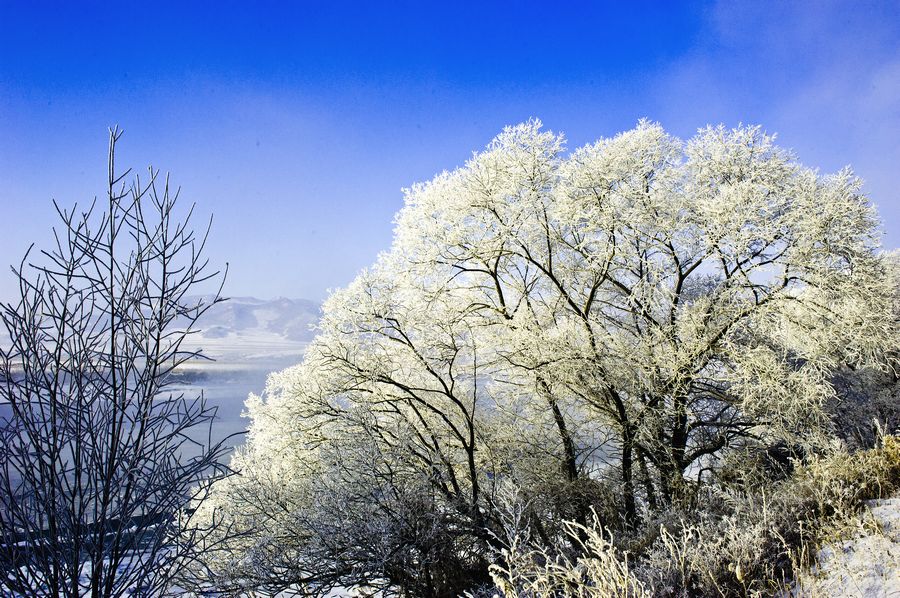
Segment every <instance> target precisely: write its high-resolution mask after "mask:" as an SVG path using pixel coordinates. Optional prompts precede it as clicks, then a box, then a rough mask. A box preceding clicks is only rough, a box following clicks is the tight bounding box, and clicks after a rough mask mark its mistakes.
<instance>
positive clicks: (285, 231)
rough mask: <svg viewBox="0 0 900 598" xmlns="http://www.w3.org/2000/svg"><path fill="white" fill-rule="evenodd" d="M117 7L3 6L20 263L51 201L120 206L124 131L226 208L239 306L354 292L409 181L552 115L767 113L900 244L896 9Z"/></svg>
mask: <svg viewBox="0 0 900 598" xmlns="http://www.w3.org/2000/svg"><path fill="white" fill-rule="evenodd" d="M119 4H121V5H117V4H114V3H111V2H110V3H73V2H66V3H62V2H60V3H58V4H56V3H43V2H35V1H28V2H26V1H23V2H10V1H9V0H0V264H2V265H4V266H5V265H6V264H8V263H11V262H13V261H17V260H18V258H19V256H21V254H22V252H23V251H24V250H25V248H26V247H27V245H28V244H29V243H30V242H31V241H45V240H46V239H47V237H48V234H47V231H48V230H49V227H50V226H51V225H52V224H53V223H54V220H53V218H54V216H53V212H52V206H51V203H50V199H51V198H55V199H57V200H58V201H60V202H61V203H62V204H63V205H66V206H68V205H71V204H73V203H74V202H76V201H79V202H82V203H83V202H85V201H87V200H89V199H90V198H91V197H93V196H94V195H98V194H102V192H103V185H104V176H105V174H104V172H105V171H104V169H105V146H106V135H107V133H106V130H107V127H108V126H109V125H111V124H114V123H118V124H120V125H121V126H122V127H123V128H124V129H125V131H126V133H125V136H124V138H123V140H122V145H121V148H120V156H119V159H120V162H121V163H123V164H128V165H132V166H136V167H141V168H143V167H145V166H146V165H148V164H150V163H152V164H153V165H155V166H157V167H159V168H161V169H162V170H163V171H166V170H168V171H171V172H172V176H173V180H174V181H175V182H177V183H179V184H180V185H181V186H182V188H183V195H184V199H185V200H193V201H196V202H197V204H198V210H199V213H200V214H203V215H209V214H210V213H214V214H215V224H214V229H213V233H212V235H213V236H212V241H211V245H210V255H211V257H212V258H213V260H214V261H217V262H219V263H224V262H225V261H229V262H230V263H231V276H230V282H229V284H228V286H227V291H228V293H229V294H231V295H256V296H261V297H269V296H276V295H282V296H290V297H308V298H312V299H319V298H322V297H323V296H324V295H325V293H326V289H327V288H330V287H338V286H343V285H345V284H347V283H348V282H349V281H350V280H351V279H352V278H353V276H354V275H355V274H356V272H357V271H358V270H359V269H360V268H362V267H364V266H366V265H368V264H370V263H371V262H372V261H373V260H374V258H375V256H376V254H377V253H378V251H380V250H383V249H387V248H388V246H389V244H390V239H391V232H392V227H393V224H392V217H393V214H394V213H395V212H396V211H397V210H398V209H399V208H400V207H401V203H402V195H401V192H400V189H401V187H405V186H408V185H409V184H411V183H413V182H415V181H421V180H426V179H429V178H431V177H432V176H433V175H434V174H435V173H437V172H439V171H441V170H443V169H445V168H448V169H449V168H453V167H455V166H457V165H460V164H461V163H462V162H464V161H465V159H466V158H467V157H468V156H469V155H470V154H471V152H472V151H473V150H476V149H480V148H481V147H483V146H484V145H485V144H486V143H487V142H488V141H489V140H490V139H491V138H492V137H493V136H494V135H495V134H496V133H497V132H498V131H499V130H500V129H501V128H502V127H503V126H504V125H506V124H514V123H517V122H520V121H522V120H525V119H527V118H529V117H532V116H534V117H538V118H540V119H542V120H543V121H544V123H545V125H546V126H547V127H549V128H550V129H552V130H555V131H563V132H565V133H566V134H567V136H568V138H569V140H570V146H571V147H573V148H574V147H576V146H578V145H581V144H583V143H586V142H589V141H592V140H594V139H596V138H598V137H601V136H609V135H612V134H615V133H616V132H618V131H620V130H624V129H627V128H630V127H632V126H633V125H634V124H635V123H636V122H637V120H638V119H640V118H642V117H648V118H650V119H653V120H657V121H659V122H661V123H662V124H663V126H665V127H666V128H667V129H668V130H669V131H670V132H672V133H674V134H677V135H680V136H683V137H689V136H690V135H692V133H693V132H694V131H695V130H696V129H697V128H698V127H700V126H703V125H705V124H706V123H719V122H723V123H725V124H727V125H736V124H737V123H739V122H745V123H759V124H761V125H763V126H764V127H765V128H766V129H767V130H768V131H770V132H777V133H778V134H779V138H780V142H781V144H782V145H784V146H786V147H790V148H792V149H793V150H795V151H796V153H797V154H798V155H799V157H800V160H801V161H802V162H804V163H805V164H808V165H810V166H818V167H820V168H821V169H822V170H823V171H834V170H837V169H838V168H840V167H841V166H843V165H845V164H851V165H852V166H853V167H854V168H855V169H856V171H857V172H858V173H859V174H860V175H861V176H862V177H863V178H865V180H866V181H867V187H866V189H867V191H868V192H869V194H870V196H871V198H872V200H873V201H874V202H875V203H876V204H878V205H879V207H880V210H881V215H882V218H883V220H884V222H885V231H886V236H885V243H884V244H885V246H886V247H889V248H894V247H898V246H900V226H898V225H900V197H898V196H900V2H897V1H896V0H894V1H891V2H883V3H867V2H846V3H843V4H841V3H829V2H824V1H816V2H808V3H804V2H796V3H788V2H772V3H766V2H747V3H743V4H742V3H739V2H722V3H714V2H713V3H675V2H659V3H652V2H648V3H640V2H607V3H602V2H592V3H580V2H569V3H560V2H553V3H551V2H546V3H527V2H512V1H509V2H493V3H492V2H472V3H463V2H443V3H430V2H409V3H401V2H384V3H378V2H374V1H370V2H359V3H343V2H335V1H329V2H321V3H319V2H296V3H286V2H285V3H274V2H273V3H266V2H243V3H230V2H196V3H189V2H178V3H171V4H165V3H163V2H146V3H140V2H128V3H119ZM126 5H127V8H126V7H124V6H126ZM11 283H12V279H11V277H10V276H9V275H7V274H6V272H5V271H4V272H0V296H3V297H6V296H7V295H9V294H10V293H11V292H12V285H11Z"/></svg>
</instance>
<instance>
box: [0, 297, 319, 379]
mask: <svg viewBox="0 0 900 598" xmlns="http://www.w3.org/2000/svg"><path fill="white" fill-rule="evenodd" d="M197 299H199V297H189V298H187V301H188V302H190V301H194V300H197ZM320 307H321V305H320V303H318V302H316V301H310V300H308V299H285V298H283V297H279V298H277V299H257V298H255V297H234V298H231V299H228V300H227V301H223V302H222V303H218V304H216V305H214V306H213V307H211V308H210V309H209V311H207V312H206V313H205V314H203V316H202V317H201V318H200V320H199V321H198V322H197V325H196V327H195V328H196V330H197V332H196V333H195V334H193V335H191V336H190V337H189V340H188V343H187V346H186V347H185V348H190V349H202V350H203V354H204V355H206V356H207V357H211V358H213V359H215V360H216V362H217V363H216V364H209V363H208V362H197V363H204V364H206V365H212V366H220V367H230V366H234V365H245V366H249V367H270V368H273V369H274V368H275V367H276V366H277V367H286V365H288V364H290V363H296V362H298V361H300V358H301V357H302V355H303V352H304V351H305V350H306V346H307V344H308V343H309V341H311V340H312V339H313V337H314V336H315V331H314V330H313V326H315V325H316V323H317V322H318V321H319V315H320ZM0 328H2V327H0ZM9 345H10V341H9V338H8V337H7V336H6V334H5V330H2V329H0V346H4V347H8V346H9ZM273 364H274V365H273Z"/></svg>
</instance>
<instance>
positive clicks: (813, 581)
mask: <svg viewBox="0 0 900 598" xmlns="http://www.w3.org/2000/svg"><path fill="white" fill-rule="evenodd" d="M860 523H861V528H862V529H863V530H865V531H862V532H861V533H859V534H857V535H856V536H855V537H853V538H850V539H847V540H843V541H841V542H836V543H834V544H831V545H829V546H826V547H825V548H823V549H822V550H820V551H819V554H818V555H817V556H818V565H817V567H815V568H814V570H813V571H812V572H811V574H810V577H809V578H808V579H805V580H804V583H803V584H802V587H803V590H802V591H801V592H798V594H799V595H801V596H812V597H829V598H831V597H834V598H837V597H841V598H844V597H846V598H900V497H894V498H891V499H887V500H873V501H868V502H867V507H866V510H865V511H864V512H863V513H862V515H861V518H860Z"/></svg>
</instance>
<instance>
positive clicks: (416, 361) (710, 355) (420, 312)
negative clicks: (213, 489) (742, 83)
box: [220, 121, 895, 596]
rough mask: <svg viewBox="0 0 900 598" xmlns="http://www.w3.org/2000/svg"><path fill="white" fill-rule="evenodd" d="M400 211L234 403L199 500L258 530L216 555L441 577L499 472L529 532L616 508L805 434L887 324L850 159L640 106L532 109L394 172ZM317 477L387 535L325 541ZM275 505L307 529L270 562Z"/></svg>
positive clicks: (695, 482)
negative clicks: (292, 350)
mask: <svg viewBox="0 0 900 598" xmlns="http://www.w3.org/2000/svg"><path fill="white" fill-rule="evenodd" d="M396 222H397V226H396V230H395V239H394V244H393V246H392V248H391V250H390V251H389V252H388V253H386V254H384V255H382V256H381V257H380V258H379V259H378V261H377V263H376V264H375V265H374V266H373V267H372V268H371V269H370V270H368V271H366V272H364V273H362V274H361V275H360V276H359V277H358V278H357V280H355V281H354V282H353V283H352V284H351V285H350V286H349V287H348V288H347V289H345V290H342V291H339V292H337V293H335V294H334V295H333V296H332V297H331V298H330V299H329V300H328V301H327V302H326V304H325V308H324V317H323V320H322V323H321V332H320V334H319V336H318V338H317V339H316V340H315V341H314V342H313V343H312V345H311V347H310V349H309V352H308V353H307V356H306V358H305V360H304V363H303V364H301V365H300V366H298V367H296V368H293V369H291V370H287V371H286V372H284V373H282V374H281V375H280V376H279V378H277V379H278V380H279V383H278V384H277V385H276V386H272V387H270V388H269V390H268V392H267V394H266V397H265V400H264V401H255V402H253V403H252V404H251V406H250V415H251V417H252V418H253V421H252V424H251V426H252V427H251V436H250V440H249V443H248V446H247V447H246V448H245V449H244V452H243V453H242V454H241V455H240V456H239V457H238V460H237V461H236V463H237V464H238V466H239V468H241V466H242V467H243V475H242V477H239V478H234V479H232V480H229V481H228V482H227V484H226V485H224V486H223V487H222V488H221V495H220V499H221V503H220V504H222V505H224V508H226V509H231V510H232V516H234V517H236V518H238V519H240V518H241V517H244V519H243V521H244V522H245V523H246V524H247V526H248V530H254V529H255V530H256V531H255V532H252V533H256V534H257V537H258V538H259V539H260V542H258V543H257V544H255V545H253V546H250V547H248V546H247V545H244V546H243V547H242V548H236V549H235V551H234V552H233V554H231V556H230V560H228V559H226V562H228V563H229V564H230V567H231V570H241V567H240V565H241V564H243V565H246V566H247V567H246V569H245V570H247V571H249V570H251V569H252V570H253V571H256V572H259V571H266V572H271V571H275V570H277V571H278V572H282V573H283V572H284V571H286V570H290V569H291V565H290V562H291V559H292V558H293V559H295V560H294V561H293V562H294V563H296V564H297V567H296V568H295V569H294V572H295V573H296V572H297V571H302V575H299V576H295V579H294V582H295V583H299V581H300V578H302V580H303V583H304V584H306V585H305V586H304V587H306V588H308V589H309V591H311V592H313V593H315V592H317V591H319V590H320V589H321V588H322V587H324V586H320V585H316V584H317V583H319V581H320V580H318V579H317V576H316V568H315V567H316V565H315V563H319V564H321V563H323V562H329V563H332V564H337V563H343V564H344V565H347V566H345V567H343V568H341V567H338V566H336V567H331V568H330V569H329V570H332V571H337V570H341V571H342V573H341V575H339V576H337V577H334V578H333V579H334V580H337V581H336V582H339V583H343V584H351V583H353V582H354V581H356V582H358V583H367V584H372V583H376V582H379V581H380V582H383V585H385V586H387V587H399V588H401V589H404V588H405V589H409V588H411V587H413V588H415V592H416V593H418V594H421V595H431V596H439V595H450V594H451V593H452V592H454V591H457V592H458V591H460V590H462V589H464V588H465V587H466V586H465V585H464V584H465V583H469V587H471V585H472V584H473V583H477V582H478V581H479V577H478V575H477V574H476V573H475V572H477V571H483V569H484V568H483V563H484V560H485V559H486V558H487V556H488V553H489V552H490V551H491V550H492V549H493V547H492V543H493V539H494V538H496V536H497V533H498V530H499V521H498V519H497V514H496V508H495V505H496V500H495V498H496V497H495V493H496V487H497V484H498V482H501V481H507V480H508V481H512V482H513V483H515V485H516V486H517V487H518V488H520V490H521V492H522V494H523V496H524V497H525V499H526V500H527V503H528V504H529V505H531V506H530V507H529V508H530V509H531V511H530V513H529V514H528V516H527V517H526V520H527V521H528V522H529V523H528V524H529V525H530V526H532V528H533V531H534V534H535V535H536V536H539V537H542V538H544V539H546V540H548V541H550V540H552V539H553V538H554V537H560V536H561V535H562V533H564V530H563V528H561V527H560V526H559V523H560V522H561V521H562V520H563V519H574V520H576V521H584V520H585V517H586V514H587V513H588V512H589V510H590V509H591V508H592V507H593V508H594V509H595V511H596V512H597V513H598V516H600V517H601V519H602V523H603V524H604V525H611V526H623V527H624V528H626V529H627V528H634V526H637V525H638V524H639V522H640V520H641V518H642V516H644V515H647V514H651V515H652V514H653V513H655V512H657V511H659V510H661V509H664V508H667V507H668V506H670V505H673V504H676V503H679V502H682V501H684V500H686V499H689V498H690V496H691V495H692V493H693V491H694V489H695V488H697V487H698V486H699V485H703V484H705V483H708V482H709V481H710V479H711V474H712V473H714V472H715V471H716V467H717V463H718V462H719V460H720V459H721V458H722V457H724V456H726V455H728V454H730V453H733V452H736V451H744V450H747V449H755V448H758V449H761V450H765V449H767V448H770V447H773V446H776V445H783V446H787V447H791V448H792V449H793V450H798V451H799V450H810V449H814V448H815V446H816V445H817V443H818V442H819V440H820V439H821V438H822V434H823V433H824V432H826V431H827V427H828V425H829V420H828V418H827V417H826V413H825V410H824V405H825V404H826V402H827V401H828V400H829V398H830V397H832V396H833V395H834V388H833V386H832V384H831V381H832V373H833V372H834V371H835V370H836V368H839V367H841V366H842V365H845V364H855V365H860V364H874V363H879V362H880V360H881V359H882V358H883V353H884V351H885V349H886V348H887V347H888V344H889V340H890V338H891V335H892V334H893V333H894V332H895V329H894V326H895V323H894V321H893V320H892V319H891V317H890V315H889V312H890V309H889V302H890V292H891V291H890V289H889V284H888V282H886V279H885V276H884V267H885V266H884V263H883V261H882V258H880V257H879V255H878V253H877V251H876V250H877V245H878V239H877V234H878V233H877V226H878V221H877V217H876V214H875V211H874V209H873V208H872V206H871V205H870V204H869V202H868V200H867V199H866V197H865V196H864V195H862V194H861V193H860V182H859V180H858V179H857V178H856V177H855V176H854V175H853V174H852V172H850V171H849V170H843V171H841V172H839V173H837V174H835V175H830V176H821V175H819V174H818V173H817V172H815V171H813V170H810V169H808V168H805V167H803V166H801V165H800V164H799V163H797V162H796V160H795V159H794V158H793V156H792V155H791V154H790V153H789V152H787V151H785V150H783V149H781V148H779V147H777V146H776V145H775V144H774V142H773V138H772V137H771V136H769V135H766V134H765V133H763V132H762V130H761V129H760V128H759V127H739V128H737V129H733V130H728V129H726V128H724V127H721V126H720V127H708V128H705V129H702V130H700V131H699V132H698V133H697V135H696V136H695V137H694V138H693V139H691V140H690V141H687V142H683V141H681V140H679V139H676V138H674V137H672V136H670V135H668V134H666V133H665V131H663V129H662V128H661V127H660V126H658V125H656V124H652V123H649V122H644V121H642V122H641V123H639V124H638V126H637V127H636V128H635V129H634V130H632V131H628V132H626V133H623V134H620V135H617V136H616V137H614V138H612V139H604V140H600V141H598V142H597V143H594V144H591V145H588V146H585V147H583V148H580V149H578V150H575V151H574V152H572V153H570V154H568V153H566V149H565V142H564V139H563V137H562V136H561V135H556V134H553V133H551V132H547V131H544V130H542V128H541V125H540V123H539V122H537V121H531V122H528V123H525V124H522V125H519V126H516V127H510V128H507V129H505V130H504V131H503V133H501V134H500V135H499V136H498V137H497V138H496V139H495V140H494V141H493V142H492V143H491V144H490V145H489V146H488V147H487V149H486V150H485V151H483V152H481V153H478V154H476V155H475V156H474V157H473V158H472V159H471V160H469V161H468V162H467V163H466V165H465V166H464V167H462V168H459V169H457V170H455V171H453V172H444V173H442V174H440V175H438V176H437V177H435V178H434V179H433V180H432V181H430V182H428V183H425V184H419V185H415V186H413V187H412V188H411V189H409V190H407V191H406V206H405V207H404V208H403V209H402V210H401V212H400V213H399V215H398V217H397V221H396ZM287 430H290V432H289V436H287V437H285V436H284V434H285V433H286V432H285V431H287ZM271 447H278V448H277V449H275V448H271ZM301 449H302V450H301ZM251 456H252V457H253V458H252V460H251V459H250V457H251ZM291 459H297V460H298V461H295V462H292V461H291ZM282 460H287V462H286V463H284V464H281V462H282ZM273 462H278V463H279V465H278V467H279V468H282V467H284V468H286V469H289V470H293V471H298V472H304V473H302V474H300V478H301V480H300V481H299V487H302V488H304V492H302V493H300V494H299V495H298V494H292V493H291V492H290V491H288V492H287V494H288V498H287V499H285V502H284V503H283V505H282V506H284V507H285V508H284V509H276V508H274V507H271V508H269V507H265V506H261V505H264V504H265V495H268V494H271V493H273V492H274V493H276V494H279V496H281V494H280V492H281V491H282V490H285V489H287V488H288V486H287V485H283V484H280V483H279V481H278V480H277V479H274V480H272V479H270V480H269V483H272V484H274V488H278V490H274V489H272V488H270V489H268V490H266V491H265V492H260V487H259V485H258V479H259V477H260V476H266V473H265V471H259V470H258V468H259V467H260V464H264V467H269V465H268V464H270V463H273ZM312 464H315V465H314V466H312ZM336 472H340V475H337V474H336ZM292 483H293V482H292ZM335 485H337V486H339V487H340V488H342V489H344V492H343V494H342V493H341V492H335V491H334V487H333V486H335ZM409 488H417V489H419V488H428V489H429V495H428V496H429V499H428V503H427V505H424V506H423V505H420V506H419V507H420V508H426V507H427V508H428V509H430V511H429V512H431V513H435V514H436V515H435V516H434V518H433V520H430V521H429V523H428V525H429V526H431V527H428V529H429V530H430V531H429V533H432V534H434V535H435V537H439V538H441V541H442V542H444V544H443V550H444V552H443V553H441V554H440V555H432V554H431V553H429V552H428V551H427V550H425V549H424V548H421V549H419V548H417V549H416V550H415V551H413V552H414V554H413V555H412V556H411V557H409V559H408V560H409V561H410V562H415V563H417V565H419V566H420V569H421V570H420V571H419V572H418V573H417V574H416V579H414V580H409V579H404V578H403V576H402V575H399V574H397V573H396V570H397V566H396V565H397V563H393V562H391V558H393V557H394V556H396V555H398V554H406V553H403V551H402V550H400V547H403V548H404V549H407V548H409V547H417V546H418V545H417V540H418V539H419V538H420V537H421V538H426V535H425V534H424V533H422V535H421V536H417V535H416V534H417V533H420V532H421V530H420V528H415V527H414V526H413V528H414V529H413V528H411V529H413V531H410V530H409V529H407V528H408V527H409V526H406V524H407V523H408V521H409V520H411V519H412V520H416V518H415V517H411V516H410V515H409V513H410V512H413V511H414V510H415V506H414V505H413V506H410V503H409V500H408V496H407V494H405V493H404V490H406V489H409ZM348 489H349V490H348ZM417 492H418V493H419V495H421V494H422V492H421V491H420V490H417ZM242 493H250V494H251V495H253V496H254V497H255V498H254V501H249V502H245V503H242V502H241V500H240V495H241V494H242ZM261 494H262V496H261ZM323 494H327V495H328V496H331V497H335V496H344V497H346V500H345V501H344V502H343V503H341V504H339V505H334V504H332V505H331V507H329V508H331V509H332V510H336V511H337V512H342V513H343V514H344V516H345V518H344V519H343V521H344V522H345V523H346V526H347V528H353V526H358V527H359V528H360V529H369V528H367V527H366V526H370V525H372V524H373V522H376V521H383V522H384V526H386V527H389V526H390V525H395V526H399V528H400V529H404V530H406V531H405V532H404V533H403V534H398V535H396V536H391V535H390V534H388V533H386V535H385V537H386V538H391V539H387V540H385V542H384V543H382V544H380V545H377V546H376V545H373V546H371V547H370V548H369V549H358V550H354V544H353V542H352V540H348V541H347V542H343V543H342V542H340V541H334V542H332V543H331V544H329V543H328V541H327V540H328V538H332V539H333V538H335V536H334V535H329V532H328V529H326V528H323V527H321V525H320V524H321V522H322V521H324V520H327V519H328V518H329V517H332V515H328V514H325V513H322V512H321V509H322V508H323V505H324V504H325V503H324V502H323V501H322V500H320V499H318V498H317V497H319V496H321V495H323ZM301 495H302V496H303V499H302V500H299V499H298V498H297V497H298V496H301ZM292 501H293V502H292ZM251 504H252V505H253V508H254V509H256V510H257V511H256V512H257V513H258V512H259V510H260V509H261V510H262V511H265V512H266V516H265V517H263V518H258V517H256V518H254V517H248V516H246V508H247V507H248V506H249V505H251ZM398 505H406V507H408V508H406V507H404V508H401V507H400V506H398ZM400 512H403V513H404V516H403V517H402V518H401V517H398V516H397V514H398V513H400ZM288 520H289V521H291V522H293V523H297V522H302V525H301V527H302V528H303V530H305V531H304V534H300V535H297V534H294V535H293V537H295V538H299V537H305V538H308V539H309V541H300V542H299V543H297V544H295V545H293V546H292V550H293V551H294V552H293V553H292V555H293V556H291V555H288V556H287V558H286V560H280V561H278V563H277V565H278V566H277V567H270V566H269V565H270V564H271V561H267V560H266V556H265V551H262V550H260V546H262V545H265V546H267V547H270V548H271V547H272V546H277V545H278V544H279V540H278V537H277V530H279V529H282V527H281V526H282V525H283V522H284V521H288ZM254 526H257V527H255V528H254ZM404 526H406V527H404ZM435 530H438V531H435ZM561 532H562V533H561ZM429 541H430V540H429ZM421 544H422V546H428V545H430V544H428V541H422V542H421ZM311 547H315V550H316V551H318V552H316V553H315V554H316V557H315V559H312V560H309V559H306V560H304V558H300V557H299V556H298V555H303V554H305V555H307V556H308V555H309V554H311V553H310V552H309V551H310V550H312V548H311ZM254 550H255V551H256V552H254ZM304 551H306V552H304ZM348 555H352V558H350V557H348ZM282 556H284V555H282ZM433 557H436V558H433ZM454 559H456V560H454ZM319 566H321V565H319ZM467 567H468V568H469V570H470V571H471V573H470V574H468V580H467V581H462V582H461V581H460V580H457V579H452V578H450V577H449V576H448V574H447V571H449V570H451V569H453V570H466V568H467ZM326 568H328V567H326ZM320 570H321V569H320ZM251 577H252V575H251ZM276 577H277V576H276ZM442 584H443V585H442ZM274 585H277V581H276V582H274ZM326 585H327V584H326Z"/></svg>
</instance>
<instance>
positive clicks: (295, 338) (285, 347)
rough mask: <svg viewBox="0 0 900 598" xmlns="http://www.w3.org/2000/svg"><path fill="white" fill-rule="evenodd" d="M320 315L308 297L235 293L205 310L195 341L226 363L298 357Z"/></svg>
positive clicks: (316, 304) (311, 337) (318, 306)
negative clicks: (261, 296) (261, 297)
mask: <svg viewBox="0 0 900 598" xmlns="http://www.w3.org/2000/svg"><path fill="white" fill-rule="evenodd" d="M319 315H320V304H319V303H318V302H316V301H310V300H308V299H286V298H284V297H279V298H277V299H257V298H255V297H233V298H231V299H228V300H227V301H224V302H222V303H219V304H217V305H214V306H213V307H211V308H210V309H209V311H207V312H206V313H205V314H203V317H201V318H200V320H199V321H198V322H197V329H198V330H199V331H200V332H199V333H198V334H197V335H195V336H194V337H193V343H192V344H193V345H195V346H197V347H199V348H202V349H203V352H204V354H206V355H208V356H209V357H213V358H214V359H216V360H217V361H220V362H225V363H231V362H234V361H236V360H237V361H245V362H246V361H271V360H273V359H274V360H281V359H287V358H291V357H296V358H299V357H300V356H301V355H302V354H303V352H304V351H305V349H306V345H307V344H308V343H309V341H311V340H312V339H313V337H314V336H315V331H314V330H313V326H315V325H316V323H317V322H318V321H319Z"/></svg>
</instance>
